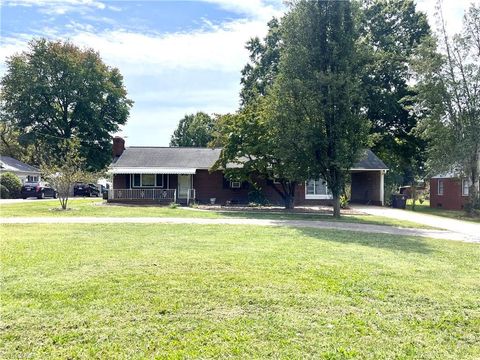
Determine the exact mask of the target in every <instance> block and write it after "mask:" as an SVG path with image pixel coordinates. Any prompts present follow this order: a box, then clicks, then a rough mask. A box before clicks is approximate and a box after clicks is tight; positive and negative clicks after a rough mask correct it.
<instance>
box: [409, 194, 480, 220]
mask: <svg viewBox="0 0 480 360" xmlns="http://www.w3.org/2000/svg"><path fill="white" fill-rule="evenodd" d="M406 210H410V211H413V209H412V200H411V199H408V200H407V207H406ZM415 211H416V212H421V213H425V214H428V215H436V216H441V217H446V218H451V219H455V220H464V221H472V222H477V223H480V216H478V215H477V216H474V217H470V216H469V215H468V214H467V213H466V212H465V211H464V210H445V209H441V208H433V207H430V201H428V200H427V201H424V202H423V204H420V203H418V202H417V203H416V204H415Z"/></svg>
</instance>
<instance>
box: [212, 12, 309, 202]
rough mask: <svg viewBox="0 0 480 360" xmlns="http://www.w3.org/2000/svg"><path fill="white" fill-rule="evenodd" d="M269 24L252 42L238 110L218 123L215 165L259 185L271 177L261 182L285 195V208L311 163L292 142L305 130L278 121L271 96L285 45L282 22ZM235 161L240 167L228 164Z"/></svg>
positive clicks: (243, 71) (244, 70)
mask: <svg viewBox="0 0 480 360" xmlns="http://www.w3.org/2000/svg"><path fill="white" fill-rule="evenodd" d="M268 27H269V31H268V33H267V35H266V37H265V38H263V39H259V38H253V39H251V40H250V41H249V42H248V43H247V49H248V50H249V52H250V61H249V63H248V64H247V65H246V66H245V67H244V69H243V70H242V79H241V83H242V90H241V92H240V99H241V107H240V109H239V111H238V112H236V113H235V114H228V115H224V116H222V117H220V121H219V122H218V124H217V129H216V135H217V138H216V143H217V144H219V145H221V146H222V147H223V149H222V153H221V156H220V160H219V161H218V163H217V164H216V168H224V169H226V174H227V176H231V177H234V178H237V179H240V180H246V181H249V182H250V183H252V184H253V186H254V187H255V188H257V189H258V190H260V186H261V185H260V181H258V180H266V181H262V182H261V183H262V184H265V183H266V184H267V186H270V187H271V188H272V189H273V190H274V191H275V192H276V193H277V194H278V195H279V196H280V198H282V199H283V201H284V204H285V208H292V207H293V206H294V201H295V190H296V188H297V185H298V184H299V183H301V182H303V181H305V180H307V179H308V171H309V168H308V165H309V164H308V163H307V161H306V158H305V156H304V154H303V153H302V152H301V149H300V148H295V147H292V146H291V142H295V139H296V138H297V137H298V136H299V135H300V133H299V132H298V131H297V130H296V129H293V128H291V127H289V128H285V129H284V128H281V127H279V126H276V108H275V101H276V99H275V98H274V97H273V96H267V94H268V93H269V92H270V89H271V87H272V85H273V83H274V81H275V78H276V76H277V74H278V64H279V61H280V48H281V28H280V23H279V21H278V20H276V19H272V20H271V21H270V22H269V23H268ZM285 139H287V142H288V144H287V146H285ZM232 164H235V165H236V166H234V167H233V168H232V167H230V168H229V167H228V165H230V166H231V165H232Z"/></svg>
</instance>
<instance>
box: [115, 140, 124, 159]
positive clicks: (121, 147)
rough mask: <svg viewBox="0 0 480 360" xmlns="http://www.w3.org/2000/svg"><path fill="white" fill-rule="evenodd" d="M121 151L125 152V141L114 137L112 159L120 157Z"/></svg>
mask: <svg viewBox="0 0 480 360" xmlns="http://www.w3.org/2000/svg"><path fill="white" fill-rule="evenodd" d="M123 150H125V140H124V139H123V138H121V137H120V136H115V137H114V138H113V147H112V152H113V157H114V158H116V157H119V156H120V155H122V153H123Z"/></svg>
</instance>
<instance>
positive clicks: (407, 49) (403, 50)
mask: <svg viewBox="0 0 480 360" xmlns="http://www.w3.org/2000/svg"><path fill="white" fill-rule="evenodd" d="M359 14H360V19H359V22H360V30H361V36H362V38H363V41H364V43H365V46H366V47H367V49H368V51H367V52H366V54H365V55H366V56H365V58H364V60H365V63H364V65H363V77H362V87H363V88H364V89H365V92H364V94H365V97H364V100H365V108H366V110H367V117H368V119H369V120H370V121H371V123H372V127H371V134H372V135H373V136H372V138H373V140H374V144H373V147H372V149H373V151H374V152H375V153H376V154H377V155H379V156H380V157H381V158H382V159H383V160H384V161H385V162H386V164H387V165H388V167H389V168H390V171H389V172H388V173H387V177H386V181H387V183H392V185H393V184H396V185H397V186H398V185H406V184H410V183H412V182H413V181H414V179H415V177H417V176H421V175H422V172H423V168H424V166H423V165H424V163H425V160H426V159H425V146H426V141H425V139H423V138H421V137H420V136H418V134H417V133H416V132H415V131H414V128H415V126H416V125H417V121H418V118H417V115H416V114H415V112H413V111H411V108H412V106H413V97H414V96H415V95H416V91H415V89H414V87H412V86H410V83H411V82H412V81H411V80H412V72H411V71H410V66H409V61H410V58H411V56H412V54H413V53H414V51H415V49H416V48H417V47H418V45H419V44H420V43H421V41H422V39H424V38H425V37H426V36H428V35H429V33H430V28H429V25H428V22H427V19H426V15H425V14H423V13H421V12H419V11H417V10H416V7H415V3H414V1H413V0H388V1H383V0H375V1H368V2H364V3H363V6H362V11H361V12H359Z"/></svg>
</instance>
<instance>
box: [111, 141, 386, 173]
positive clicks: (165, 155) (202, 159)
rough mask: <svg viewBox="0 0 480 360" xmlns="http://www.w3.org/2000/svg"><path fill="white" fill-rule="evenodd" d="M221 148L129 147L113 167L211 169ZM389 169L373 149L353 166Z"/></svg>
mask: <svg viewBox="0 0 480 360" xmlns="http://www.w3.org/2000/svg"><path fill="white" fill-rule="evenodd" d="M220 151H221V149H208V148H189V147H148V146H131V147H127V148H126V149H125V151H124V152H123V154H122V155H121V156H120V157H119V158H117V159H115V160H114V162H113V164H112V168H135V167H147V168H148V167H156V168H196V169H210V168H211V167H212V166H213V164H215V162H216V161H217V160H218V158H219V156H220ZM355 169H358V170H360V169H378V170H380V169H388V168H387V166H386V165H385V164H384V163H383V161H382V160H380V159H379V158H378V157H377V156H376V155H375V154H374V153H373V152H372V151H371V150H366V151H365V155H364V157H363V158H362V160H360V161H359V162H358V163H357V164H356V165H355V166H354V167H353V168H352V170H355Z"/></svg>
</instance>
